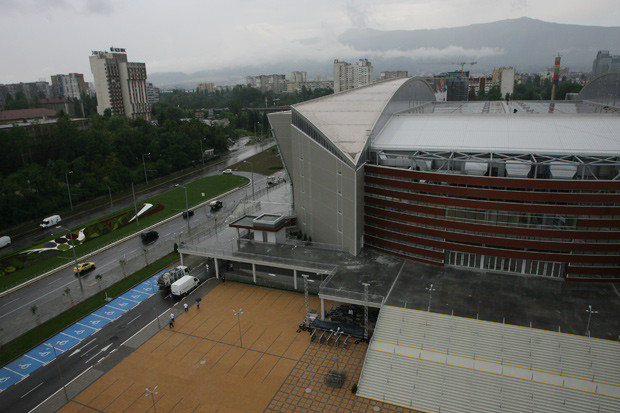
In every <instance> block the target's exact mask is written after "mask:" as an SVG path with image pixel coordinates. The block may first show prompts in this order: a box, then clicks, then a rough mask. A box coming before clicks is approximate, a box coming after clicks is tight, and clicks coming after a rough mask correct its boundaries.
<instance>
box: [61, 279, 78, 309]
mask: <svg viewBox="0 0 620 413" xmlns="http://www.w3.org/2000/svg"><path fill="white" fill-rule="evenodd" d="M79 276H80V275H79V274H78V277H79ZM63 295H66V296H67V297H69V301H70V302H71V307H73V306H74V304H73V297H72V296H71V288H69V287H67V288H65V291H64V293H63Z"/></svg>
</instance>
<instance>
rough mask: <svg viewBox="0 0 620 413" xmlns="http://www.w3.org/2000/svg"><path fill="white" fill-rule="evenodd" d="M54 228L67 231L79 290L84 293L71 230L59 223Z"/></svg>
mask: <svg viewBox="0 0 620 413" xmlns="http://www.w3.org/2000/svg"><path fill="white" fill-rule="evenodd" d="M56 228H59V229H64V230H65V231H67V238H69V242H71V251H73V261H75V273H76V274H77V277H78V281H79V282H80V291H82V293H84V287H83V286H82V275H81V274H80V273H79V272H78V262H77V255H76V254H75V244H73V234H71V231H70V230H69V229H67V228H65V227H63V226H61V225H58V226H57V227H56Z"/></svg>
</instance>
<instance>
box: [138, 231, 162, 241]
mask: <svg viewBox="0 0 620 413" xmlns="http://www.w3.org/2000/svg"><path fill="white" fill-rule="evenodd" d="M140 238H141V239H142V242H143V243H144V244H150V243H151V242H155V241H156V240H157V238H159V233H158V232H157V231H147V232H143V233H142V234H141V235H140Z"/></svg>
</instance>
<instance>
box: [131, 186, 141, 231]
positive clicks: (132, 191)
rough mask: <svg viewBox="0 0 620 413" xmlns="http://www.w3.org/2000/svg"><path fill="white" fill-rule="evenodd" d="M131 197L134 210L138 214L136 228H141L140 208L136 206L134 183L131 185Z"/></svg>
mask: <svg viewBox="0 0 620 413" xmlns="http://www.w3.org/2000/svg"><path fill="white" fill-rule="evenodd" d="M131 196H132V197H133V210H134V213H135V214H136V226H138V227H139V226H140V219H139V218H138V206H137V205H136V191H134V190H133V182H132V183H131Z"/></svg>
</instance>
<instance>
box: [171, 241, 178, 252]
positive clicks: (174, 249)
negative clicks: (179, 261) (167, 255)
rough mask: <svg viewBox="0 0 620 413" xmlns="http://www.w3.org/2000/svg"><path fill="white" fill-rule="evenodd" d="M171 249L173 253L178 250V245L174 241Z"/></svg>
mask: <svg viewBox="0 0 620 413" xmlns="http://www.w3.org/2000/svg"><path fill="white" fill-rule="evenodd" d="M172 250H173V251H174V252H175V253H177V252H179V246H178V245H177V243H176V242H175V243H174V247H173V248H172Z"/></svg>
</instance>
